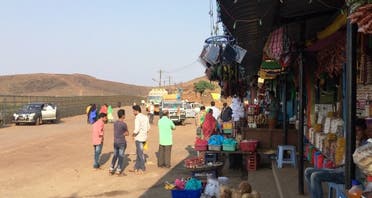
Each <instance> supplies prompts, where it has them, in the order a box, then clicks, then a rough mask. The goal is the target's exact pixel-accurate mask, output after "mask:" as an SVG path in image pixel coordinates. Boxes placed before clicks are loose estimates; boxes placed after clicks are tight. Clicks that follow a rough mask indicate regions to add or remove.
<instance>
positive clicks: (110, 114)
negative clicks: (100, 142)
mask: <svg viewBox="0 0 372 198" xmlns="http://www.w3.org/2000/svg"><path fill="white" fill-rule="evenodd" d="M113 112H114V110H113V109H112V106H111V105H109V106H108V107H107V120H108V122H110V123H112V122H114V116H113Z"/></svg>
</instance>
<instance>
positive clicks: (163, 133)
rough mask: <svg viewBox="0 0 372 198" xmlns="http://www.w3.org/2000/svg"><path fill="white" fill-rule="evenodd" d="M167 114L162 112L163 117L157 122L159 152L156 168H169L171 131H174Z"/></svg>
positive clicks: (165, 111)
mask: <svg viewBox="0 0 372 198" xmlns="http://www.w3.org/2000/svg"><path fill="white" fill-rule="evenodd" d="M168 115H169V112H168V111H167V110H164V111H163V117H162V118H161V119H160V120H159V121H158V128H159V151H158V154H159V156H158V167H160V168H164V167H165V168H170V167H171V165H170V162H171V150H172V144H173V143H172V139H173V138H172V137H173V136H172V133H173V132H172V130H174V129H176V126H175V125H174V123H173V121H172V120H170V119H169V118H168Z"/></svg>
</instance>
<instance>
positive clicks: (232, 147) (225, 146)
mask: <svg viewBox="0 0 372 198" xmlns="http://www.w3.org/2000/svg"><path fill="white" fill-rule="evenodd" d="M222 150H224V151H236V144H233V145H232V144H223V145H222Z"/></svg>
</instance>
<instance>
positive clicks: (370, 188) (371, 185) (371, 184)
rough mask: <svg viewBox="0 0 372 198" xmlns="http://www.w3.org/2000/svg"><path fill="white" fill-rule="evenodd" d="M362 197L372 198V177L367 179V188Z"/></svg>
mask: <svg viewBox="0 0 372 198" xmlns="http://www.w3.org/2000/svg"><path fill="white" fill-rule="evenodd" d="M362 197H363V198H370V197H372V175H370V176H368V177H367V183H366V188H365V189H364V191H363V194H362Z"/></svg>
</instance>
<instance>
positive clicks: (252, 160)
mask: <svg viewBox="0 0 372 198" xmlns="http://www.w3.org/2000/svg"><path fill="white" fill-rule="evenodd" d="M257 161H258V157H257V153H252V154H248V156H247V170H248V171H255V170H257V164H258V163H257Z"/></svg>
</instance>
